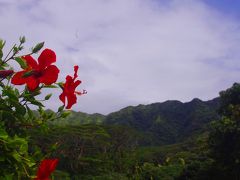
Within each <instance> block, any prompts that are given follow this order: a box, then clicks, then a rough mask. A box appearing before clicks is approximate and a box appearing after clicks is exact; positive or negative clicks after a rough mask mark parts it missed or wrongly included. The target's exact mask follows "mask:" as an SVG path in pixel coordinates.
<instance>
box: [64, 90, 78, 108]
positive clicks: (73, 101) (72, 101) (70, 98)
mask: <svg viewBox="0 0 240 180" xmlns="http://www.w3.org/2000/svg"><path fill="white" fill-rule="evenodd" d="M67 100H68V105H67V107H66V109H71V107H72V105H73V104H76V103H77V96H76V95H75V94H74V93H69V94H67Z"/></svg>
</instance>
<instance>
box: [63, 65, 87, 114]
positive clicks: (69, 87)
mask: <svg viewBox="0 0 240 180" xmlns="http://www.w3.org/2000/svg"><path fill="white" fill-rule="evenodd" d="M77 71H78V66H74V77H71V76H69V75H68V76H67V77H66V82H65V83H64V85H63V92H62V94H61V95H60V96H59V99H60V100H61V101H62V102H63V103H64V105H65V104H66V103H65V100H66V99H67V107H66V109H70V108H71V107H72V105H73V104H76V103H77V96H76V94H77V95H82V94H86V91H83V92H77V91H75V89H76V88H77V86H78V85H79V84H81V81H80V80H76V78H77V77H78V75H77ZM75 80H76V81H75ZM74 81H75V82H74Z"/></svg>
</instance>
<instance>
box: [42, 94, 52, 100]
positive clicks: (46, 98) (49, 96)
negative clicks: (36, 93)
mask: <svg viewBox="0 0 240 180" xmlns="http://www.w3.org/2000/svg"><path fill="white" fill-rule="evenodd" d="M51 96H52V94H48V95H46V96H45V98H44V99H45V100H49V99H50V98H51Z"/></svg>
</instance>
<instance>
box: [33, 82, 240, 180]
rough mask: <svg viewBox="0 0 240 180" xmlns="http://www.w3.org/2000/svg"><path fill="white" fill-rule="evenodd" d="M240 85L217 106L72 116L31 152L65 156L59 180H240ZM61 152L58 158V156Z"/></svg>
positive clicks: (36, 140)
mask: <svg viewBox="0 0 240 180" xmlns="http://www.w3.org/2000/svg"><path fill="white" fill-rule="evenodd" d="M239 122H240V84H237V83H235V84H234V85H233V86H232V87H231V88H229V89H227V90H226V91H222V92H221V93H220V97H219V98H215V99H213V100H211V101H206V102H204V101H201V100H199V99H193V100H192V101H191V102H188V103H181V102H179V101H166V102H164V103H155V104H150V105H139V106H136V107H127V108H124V109H122V110H120V111H118V112H114V113H111V114H109V115H107V116H103V115H100V114H93V115H89V114H85V113H81V112H72V114H71V115H70V116H69V117H68V119H67V120H61V119H60V120H57V121H54V122H52V123H50V124H49V126H50V128H49V130H45V131H39V130H34V131H31V132H30V133H31V135H32V139H31V142H32V145H35V146H36V145H37V146H38V147H39V146H40V147H41V150H42V151H43V152H44V153H48V154H49V155H50V156H53V157H59V158H60V163H59V165H58V171H56V172H55V177H56V179H102V180H105V179H106V180H108V179H120V180H121V179H123V180H124V179H140V180H141V179H142V180H144V179H160V180H161V179H163V180H171V179H176V180H185V179H193V180H194V179H196V180H197V179H199V180H201V179H224V180H225V179H226V180H228V179H233V180H235V179H236V180H237V179H240V123H239ZM53 149H54V151H52V150H53Z"/></svg>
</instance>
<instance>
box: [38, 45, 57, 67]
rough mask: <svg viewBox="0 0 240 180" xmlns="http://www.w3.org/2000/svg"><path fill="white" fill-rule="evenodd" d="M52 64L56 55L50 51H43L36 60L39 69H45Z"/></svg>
mask: <svg viewBox="0 0 240 180" xmlns="http://www.w3.org/2000/svg"><path fill="white" fill-rule="evenodd" d="M54 62H56V54H55V52H54V51H52V50H51V49H45V50H43V52H42V53H41V54H40V56H39V58H38V64H39V67H40V69H45V68H46V67H47V66H49V65H51V64H52V63H54Z"/></svg>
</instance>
